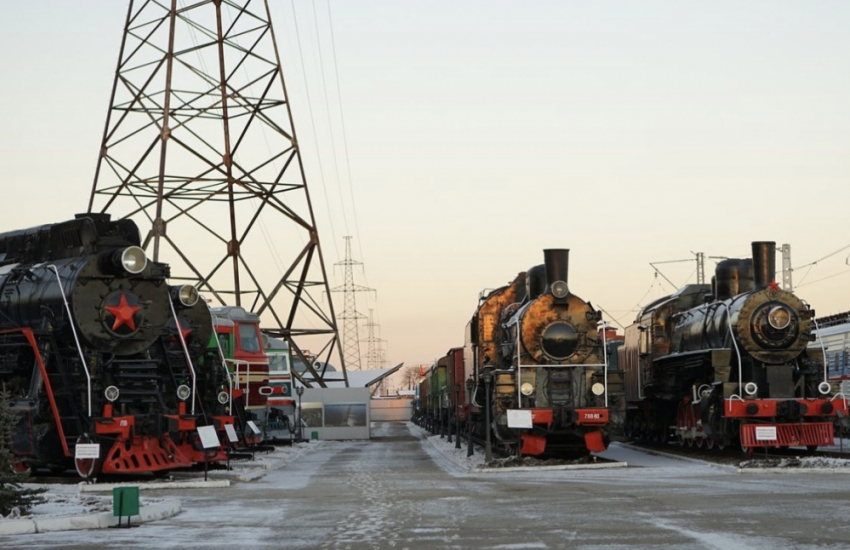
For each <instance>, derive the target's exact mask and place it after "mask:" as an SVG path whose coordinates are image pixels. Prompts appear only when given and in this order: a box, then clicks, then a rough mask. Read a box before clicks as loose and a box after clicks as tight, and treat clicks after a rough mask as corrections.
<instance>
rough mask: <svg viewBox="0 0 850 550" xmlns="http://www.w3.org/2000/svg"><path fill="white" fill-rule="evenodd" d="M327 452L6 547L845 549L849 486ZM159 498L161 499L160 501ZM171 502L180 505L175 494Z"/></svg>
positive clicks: (387, 434) (635, 460)
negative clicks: (143, 514) (161, 506)
mask: <svg viewBox="0 0 850 550" xmlns="http://www.w3.org/2000/svg"><path fill="white" fill-rule="evenodd" d="M373 435H374V438H373V440H372V441H370V442H326V443H325V444H323V445H321V446H318V447H317V448H316V449H315V451H314V452H309V453H305V454H304V455H302V456H301V458H300V459H298V460H297V461H296V462H294V463H291V464H289V465H287V466H286V467H285V468H283V469H281V470H277V471H273V472H271V473H269V474H268V475H267V476H266V477H264V478H262V479H261V480H258V481H256V482H251V483H241V484H236V485H235V486H234V487H231V488H229V489H218V490H215V489H203V490H199V491H196V492H191V493H188V492H187V493H183V494H180V495H179V498H180V499H181V501H182V504H183V510H184V511H183V512H182V513H181V514H180V515H178V516H176V517H174V518H171V519H168V520H163V521H160V522H156V523H153V524H148V525H145V526H142V527H140V528H138V529H134V530H132V531H118V530H101V531H91V532H76V533H65V534H49V533H48V534H43V535H30V536H21V537H5V538H0V546H2V547H4V548H16V547H24V546H26V547H27V548H28V549H30V548H33V549H34V548H158V549H164V548H205V549H208V548H227V549H231V550H233V549H242V548H319V549H359V548H381V549H384V548H386V549H394V550H402V549H411V550H421V549H425V548H428V549H431V548H458V549H464V548H472V549H475V548H481V549H487V550H491V549H511V550H515V549H537V548H623V549H625V548H628V549H635V548H647V549H648V548H659V547H661V548H711V549H714V548H716V549H723V550H734V549H738V548H766V547H770V548H772V549H780V548H847V547H850V527H847V526H846V525H845V522H844V521H843V519H842V518H846V517H848V514H850V475H848V474H834V475H816V474H815V475H813V474H805V473H800V474H798V475H782V476H770V475H760V476H748V475H745V474H737V473H734V472H730V471H729V470H728V469H723V468H715V467H711V466H707V465H704V464H701V463H692V462H684V461H678V460H673V459H669V458H664V457H653V456H650V455H645V454H643V453H640V452H639V451H633V450H629V449H623V448H620V449H616V450H614V451H613V453H615V454H617V455H618V458H620V459H623V460H627V461H628V462H629V464H633V465H635V466H633V467H632V466H630V467H629V468H628V469H614V470H598V471H556V472H533V473H507V472H506V473H505V474H503V475H502V474H492V473H490V474H467V473H463V472H462V471H460V470H459V469H458V468H457V467H453V465H451V464H447V463H446V461H445V459H444V458H442V456H443V455H441V454H440V453H439V452H434V451H433V449H431V448H430V446H431V445H432V443H431V442H429V441H427V440H425V439H424V438H423V436H422V435H421V434H420V433H419V431H418V429H417V428H415V427H413V428H412V427H410V426H408V425H406V424H380V425H378V426H376V428H375V429H374V430H373ZM163 496H167V495H163ZM176 496H177V495H176Z"/></svg>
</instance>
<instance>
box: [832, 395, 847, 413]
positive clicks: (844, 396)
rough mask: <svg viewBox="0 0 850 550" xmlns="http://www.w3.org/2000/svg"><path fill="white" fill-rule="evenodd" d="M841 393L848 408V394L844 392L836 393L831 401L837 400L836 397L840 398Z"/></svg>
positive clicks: (845, 406)
mask: <svg viewBox="0 0 850 550" xmlns="http://www.w3.org/2000/svg"><path fill="white" fill-rule="evenodd" d="M839 395H840V396H841V399H843V400H844V408H845V409H846V408H847V396H846V395H844V392H842V391H840V392H838V393H836V394H835V396H834V397H833V398H832V399H830V401H835V400H836V399H838V396H839Z"/></svg>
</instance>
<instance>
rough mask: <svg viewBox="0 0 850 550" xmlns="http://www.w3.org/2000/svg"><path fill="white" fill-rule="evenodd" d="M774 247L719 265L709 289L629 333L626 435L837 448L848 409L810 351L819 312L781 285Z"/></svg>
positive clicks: (624, 360) (653, 313)
mask: <svg viewBox="0 0 850 550" xmlns="http://www.w3.org/2000/svg"><path fill="white" fill-rule="evenodd" d="M775 250H776V245H775V243H773V242H754V243H752V251H753V257H752V259H751V260H750V259H728V260H724V261H722V262H720V263H719V264H718V265H717V269H716V273H715V276H714V279H713V282H712V285H711V286H708V285H688V286H685V287H684V288H682V289H681V290H679V291H678V292H676V293H674V294H672V295H670V296H666V297H664V298H661V299H659V300H657V301H655V302H653V303H652V304H649V305H648V306H646V307H645V308H643V310H642V311H641V312H640V313H639V314H638V316H637V319H636V320H635V322H634V323H633V324H632V325H630V326H629V327H627V329H626V341H625V345H624V346H623V347H622V348H621V350H620V354H621V355H620V363H621V366H622V368H623V369H624V371H625V377H626V400H627V411H626V426H625V430H626V435H627V436H630V437H633V438H636V439H639V440H649V441H657V442H666V441H668V440H669V439H670V438H675V439H677V440H678V441H679V443H680V444H682V445H684V444H687V445H696V446H698V447H701V446H705V447H714V446H718V447H725V446H727V445H732V444H734V445H740V446H741V447H742V449H744V450H745V451H751V450H752V449H754V448H758V447H783V446H792V445H793V446H806V447H808V448H810V449H813V448H816V447H817V446H819V445H831V444H832V443H833V421H834V420H835V419H836V417H837V415H838V416H843V417H846V415H847V400H846V398H845V397H844V396H843V395H841V394H836V393H835V392H834V390H833V387H832V385H831V384H830V383H829V381H828V379H827V372H826V369H825V365H824V362H823V354H822V352H821V351H820V350H819V349H811V348H808V349H807V345H808V344H809V343H810V342H811V341H813V340H814V339H815V337H814V336H813V334H812V328H813V323H812V320H813V318H814V311H813V310H811V309H810V308H809V306H808V305H807V304H806V303H805V302H803V301H802V300H801V299H800V298H798V297H797V296H795V295H794V294H793V293H791V292H787V291H784V290H782V289H781V288H779V285H778V284H777V283H776V282H775V280H774V274H775Z"/></svg>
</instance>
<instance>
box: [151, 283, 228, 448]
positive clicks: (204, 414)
mask: <svg viewBox="0 0 850 550" xmlns="http://www.w3.org/2000/svg"><path fill="white" fill-rule="evenodd" d="M188 289H191V290H190V291H189V292H194V293H195V294H197V290H196V289H195V288H194V287H188ZM191 298H192V299H191V300H187V302H194V304H193V305H191V306H184V307H181V308H179V309H177V310H176V313H175V317H174V318H172V319H169V320H168V322H167V324H166V325H167V329H168V334H167V336H164V337H163V338H162V340H161V342H158V343H157V345H154V346H153V347H152V348H151V349H150V355H151V357H152V358H153V359H155V360H158V361H162V362H165V363H167V364H168V365H170V366H171V367H172V368H177V369H182V370H188V371H190V373H191V376H192V379H191V382H192V385H193V389H194V393H195V400H194V401H192V402H191V403H185V404H184V403H181V404H180V405H182V407H181V417H180V418H179V419H175V420H179V421H180V423H181V428H182V429H180V430H179V431H177V432H176V433H174V432H172V434H171V435H172V438H173V439H174V440H175V443H177V446H178V447H179V448H180V451H181V452H182V453H183V454H184V455H185V456H186V457H188V458H189V459H190V460H191V461H192V462H193V463H196V464H197V463H203V462H223V461H225V460H227V458H228V457H227V452H226V451H227V448H228V447H230V446H231V444H236V443H238V442H239V435H238V434H239V433H240V431H241V430H240V429H239V427H238V423H237V422H236V418H235V417H234V415H233V414H232V412H231V397H230V396H231V394H232V388H231V386H232V381H231V379H230V373H229V372H228V370H227V367H226V366H225V358H224V356H223V353H222V350H221V349H220V348H219V346H218V339H217V337H216V335H215V332H214V326H213V314H212V311H211V310H210V308H209V306H208V305H207V303H206V301H204V300H200V299H198V298H197V297H196V296H192V297H191ZM178 323H179V324H178ZM178 327H179V329H178ZM198 426H214V427H215V429H216V432H217V434H218V437H219V441H220V442H221V443H222V445H221V446H220V447H219V448H217V449H205V448H204V447H203V446H202V445H201V441H200V439H199V436H198V433H197V431H196V429H195V428H197V427H198ZM228 426H232V427H233V428H232V429H228ZM228 432H229V433H228Z"/></svg>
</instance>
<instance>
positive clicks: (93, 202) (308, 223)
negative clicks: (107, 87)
mask: <svg viewBox="0 0 850 550" xmlns="http://www.w3.org/2000/svg"><path fill="white" fill-rule="evenodd" d="M88 210H89V211H90V212H108V213H111V214H113V217H126V218H132V219H134V220H135V221H136V222H137V223H138V224H139V226H140V229H141V230H142V234H143V235H144V247H145V250H147V251H148V253H149V255H151V256H152V257H153V259H154V260H161V261H166V262H168V263H170V264H171V266H172V276H173V277H172V278H173V279H176V280H182V281H188V282H191V283H192V284H194V285H196V286H197V288H198V289H199V290H200V291H201V292H204V293H208V295H211V296H212V299H213V300H214V301H215V302H218V303H220V304H223V305H237V306H243V307H245V308H246V309H250V310H252V311H254V312H256V313H258V314H260V315H261V318H262V322H263V326H264V327H265V330H266V331H267V332H269V333H271V334H272V335H275V336H279V337H282V338H284V339H286V341H287V342H288V343H289V345H290V349H292V351H293V352H294V353H295V354H296V355H297V356H298V357H300V358H301V360H302V361H303V362H304V364H305V365H306V368H307V370H306V371H305V372H304V373H303V374H298V373H294V374H295V375H296V376H298V377H299V379H301V381H302V382H303V383H304V384H305V385H306V386H312V384H311V383H312V382H315V383H316V384H318V385H319V386H322V387H325V386H326V384H325V382H326V381H330V380H331V378H330V376H326V372H327V370H328V369H327V365H328V363H331V361H332V358H334V357H338V359H339V363H338V364H339V366H340V368H341V372H336V373H334V375H337V377H336V378H334V380H340V381H343V382H344V383H345V385H346V386H347V385H348V376H347V374H346V369H345V360H344V358H343V357H342V354H341V352H340V349H339V334H338V331H337V325H336V317H335V315H334V309H333V303H332V302H330V301H329V303H328V304H327V305H326V306H325V305H323V304H322V300H321V299H318V300H317V299H316V298H315V297H314V296H313V294H314V293H315V294H316V295H318V296H319V298H321V296H322V294H323V293H324V292H329V291H330V289H329V285H328V278H327V274H326V271H325V264H324V259H323V257H322V249H321V246H320V244H319V232H318V229H317V227H316V219H315V216H314V215H313V206H312V203H311V200H310V194H309V192H308V189H307V182H306V178H305V175H304V167H303V163H302V160H301V151H300V149H299V146H298V139H297V137H296V133H295V127H294V124H293V119H292V111H291V108H290V104H289V98H288V96H287V92H286V83H285V82H284V78H283V72H282V70H281V64H280V57H279V54H278V49H277V42H276V38H275V33H274V29H273V27H272V22H271V17H270V14H269V8H268V3H267V2H261V1H252V0H196V1H193V2H185V3H184V2H182V1H180V2H178V0H162V1H159V2H150V1H144V2H136V1H134V0H130V2H129V7H128V10H127V18H126V22H125V24H124V36H123V39H122V42H121V50H120V54H119V57H118V66H117V69H116V72H115V80H114V84H113V87H112V95H111V99H110V106H109V111H108V114H107V119H106V127H105V129H104V134H103V142H102V145H101V149H100V154H99V156H98V162H97V170H96V173H95V177H94V182H93V184H92V194H91V198H90V201H89V207H88ZM307 346H309V347H310V348H311V349H313V350H316V349H318V350H319V351H318V353H316V359H317V360H318V361H319V362H317V363H316V364H319V365H324V366H322V367H319V370H317V369H316V368H314V366H313V365H314V364H313V362H312V361H310V360H308V359H307V356H306V355H305V353H304V352H303V350H304V349H306V347H307ZM327 374H328V375H330V373H329V372H327ZM340 374H341V378H340V377H339V375H340Z"/></svg>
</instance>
